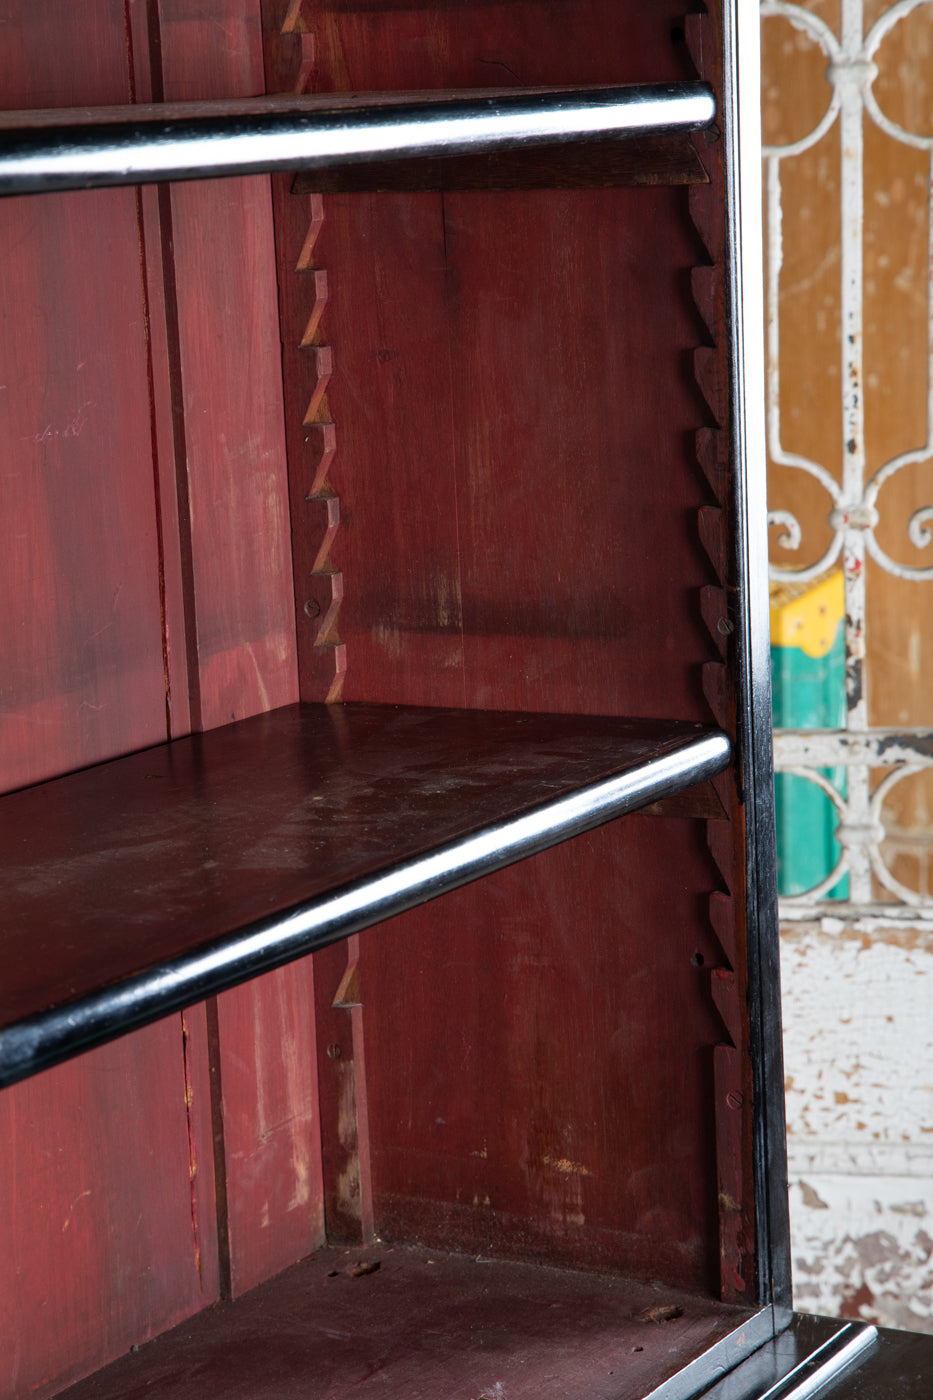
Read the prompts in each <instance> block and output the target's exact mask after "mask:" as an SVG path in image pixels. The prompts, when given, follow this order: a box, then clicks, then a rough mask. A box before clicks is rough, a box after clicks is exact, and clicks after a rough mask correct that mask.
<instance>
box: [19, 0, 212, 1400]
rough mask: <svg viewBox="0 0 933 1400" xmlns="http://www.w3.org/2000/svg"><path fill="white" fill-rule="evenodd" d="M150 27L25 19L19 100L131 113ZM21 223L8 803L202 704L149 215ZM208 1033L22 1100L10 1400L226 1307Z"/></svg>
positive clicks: (112, 16) (176, 1028)
mask: <svg viewBox="0 0 933 1400" xmlns="http://www.w3.org/2000/svg"><path fill="white" fill-rule="evenodd" d="M141 9H142V6H141V3H138V0H132V3H131V4H130V5H129V6H124V4H123V3H119V0H90V3H88V4H86V5H82V6H80V7H67V6H66V7H62V6H60V5H52V4H49V3H39V4H29V5H27V4H21V3H19V0H8V3H6V4H5V6H4V19H5V21H6V23H5V25H4V45H3V49H2V53H0V72H2V79H3V81H2V85H0V87H2V101H3V103H4V104H5V105H9V106H12V107H30V106H39V107H46V106H56V105H75V104H83V103H103V104H106V103H111V102H112V103H122V102H127V101H131V100H133V98H134V96H135V95H136V81H135V79H136V74H135V70H134V57H136V55H134V51H133V41H134V38H135V37H136V34H137V31H138V30H139V24H138V20H139V17H140V13H141ZM0 225H2V234H0V237H2V244H3V248H4V275H3V279H2V282H0V323H2V326H3V335H2V338H0V384H3V386H4V387H3V389H2V390H0V428H2V432H3V435H4V469H3V497H4V501H3V503H4V510H3V522H4V523H3V548H2V550H0V589H2V593H3V597H4V613H3V621H2V623H0V655H2V657H3V668H2V677H0V735H2V745H0V755H2V756H0V787H2V788H5V789H8V788H12V787H16V786H19V785H21V784H24V783H30V782H34V781H37V780H39V779H41V778H44V777H46V776H50V775H53V774H57V773H60V772H64V771H68V770H70V769H74V768H78V767H83V766H85V765H87V764H91V763H95V762H99V761H101V760H102V759H106V758H109V757H111V756H113V755H115V754H119V753H122V752H126V751H128V750H132V749H136V748H140V747H144V746H146V745H149V744H153V743H157V742H160V741H162V740H164V739H165V738H166V735H167V716H168V712H169V705H170V697H169V694H168V690H169V679H170V676H172V675H173V674H178V675H179V680H178V685H177V686H176V690H180V691H181V693H182V694H183V692H184V690H185V688H186V685H185V677H184V666H183V665H182V667H181V671H180V673H179V672H178V667H177V666H176V665H175V664H174V663H172V664H169V658H168V653H167V649H166V647H165V645H164V628H163V623H164V621H165V620H166V618H167V617H168V616H169V612H170V608H167V607H166V606H165V598H166V595H165V594H164V593H163V591H162V588H161V579H162V578H165V579H166V587H167V589H170V588H171V587H173V586H174V580H175V577H176V574H177V570H176V568H175V565H174V564H173V562H172V558H171V534H172V527H171V521H169V524H168V537H169V538H168V545H167V542H166V522H165V519H164V517H163V514H162V511H161V504H164V500H163V502H161V503H160V499H159V489H158V483H159V462H158V460H157V458H158V452H157V449H156V444H157V441H158V439H159V436H160V434H159V431H158V430H157V423H156V401H155V396H154V393H153V384H154V382H155V380H157V379H158V378H159V376H160V375H162V374H164V362H165V352H164V349H163V348H162V344H161V343H160V338H159V331H160V324H159V321H160V312H159V310H158V307H157V306H156V305H155V301H156V298H154V297H152V296H151V295H150V293H151V292H152V289H153V286H154V282H155V278H154V268H153V263H152V259H151V256H147V239H146V237H145V234H146V231H147V226H146V222H145V220H144V219H142V220H141V218H140V205H139V203H138V201H137V197H136V194H135V193H134V191H132V190H116V191H109V192H104V191H101V192H94V193H89V194H76V195H67V196H50V197H43V198H42V199H39V200H28V201H27V200H18V201H7V202H5V203H4V205H3V208H2V210H0ZM148 253H149V254H151V253H152V243H151V241H150V242H149V245H148ZM150 330H151V331H152V335H151V336H150V335H149V331H150ZM164 406H165V401H164V398H163V409H164ZM169 513H170V512H169ZM176 597H177V590H176ZM176 617H177V611H176ZM183 723H184V721H183ZM202 1019H203V1017H202ZM197 1020H198V1016H197V1013H196V1012H195V1013H191V1015H190V1017H189V1025H190V1028H191V1034H190V1035H189V1051H190V1053H187V1054H186V1050H185V1041H184V1039H183V1035H182V1021H181V1018H179V1017H172V1018H170V1019H169V1020H168V1021H166V1022H164V1023H162V1024H161V1025H159V1026H155V1027H151V1028H149V1029H147V1030H145V1031H143V1032H140V1033H138V1034H136V1035H133V1036H130V1037H127V1038H126V1040H124V1041H122V1042H120V1043H119V1044H117V1045H113V1046H108V1047H106V1048H105V1049H103V1050H100V1051H97V1052H95V1053H94V1054H91V1055H88V1056H85V1057H82V1058H80V1059H79V1060H77V1061H75V1062H74V1063H73V1064H70V1065H68V1066H64V1067H62V1068H60V1069H57V1070H55V1071H52V1072H50V1073H49V1074H48V1075H44V1076H42V1077H41V1078H40V1079H38V1080H36V1081H31V1082H30V1083H28V1084H23V1085H18V1086H16V1087H15V1088H13V1089H10V1090H6V1091H4V1093H3V1094H2V1095H0V1118H2V1124H3V1127H2V1131H0V1174H2V1178H3V1180H4V1182H5V1190H6V1193H7V1206H8V1208H7V1209H6V1210H5V1211H4V1212H3V1221H2V1225H0V1235H2V1240H0V1257H2V1258H3V1259H4V1261H5V1264H6V1267H5V1269H4V1271H3V1274H2V1278H0V1391H2V1393H3V1394H4V1395H5V1396H11V1397H18V1396H21V1395H27V1394H28V1395H30V1396H35V1395H39V1396H42V1395H47V1394H49V1393H51V1392H53V1391H56V1390H57V1389H59V1387H60V1386H61V1385H62V1384H64V1383H65V1382H67V1381H68V1380H69V1379H74V1378H76V1377H78V1376H80V1375H83V1374H85V1373H86V1372H88V1371H90V1370H93V1369H95V1368H96V1367H97V1366H99V1365H100V1364H102V1363H103V1362H105V1361H107V1360H109V1359H111V1358H112V1357H113V1356H115V1355H117V1354H118V1353H119V1352H121V1351H123V1350H125V1349H126V1348H127V1347H129V1346H130V1345H132V1344H135V1343H138V1342H140V1341H142V1340H144V1339H145V1338H147V1337H148V1336H150V1335H153V1334H154V1333H156V1332H159V1331H161V1330H163V1329H164V1328H166V1327H168V1326H171V1325H172V1324H173V1323H174V1322H177V1321H179V1320H181V1319H182V1318H184V1317H185V1316H188V1315H189V1314H190V1313H191V1312H193V1311H196V1310H197V1309H198V1308H200V1307H202V1306H203V1305H204V1304H205V1303H208V1302H211V1301H213V1300H214V1299H215V1298H216V1296H217V1271H216V1244H215V1241H214V1230H215V1227H214V1218H213V1204H212V1191H211V1189H210V1187H211V1180H212V1168H211V1160H210V1143H209V1141H207V1142H206V1143H205V1142H204V1141H203V1131H202V1130H203V1127H204V1125H205V1124H208V1123H209V1095H208V1094H207V1093H206V1092H205V1090H206V1087H207V1086H206V1083H205V1082H203V1079H202V1080H199V1079H198V1076H197V1074H196V1072H195V1069H196V1062H197V1058H198V1057H197V1055H196V1054H195V1053H194V1044H195V1042H196V1040H197ZM202 1039H203V1037H202ZM200 1063H201V1065H202V1067H203V1066H204V1064H206V1061H204V1059H203V1054H202V1056H201V1060H200ZM199 1173H200V1175H199Z"/></svg>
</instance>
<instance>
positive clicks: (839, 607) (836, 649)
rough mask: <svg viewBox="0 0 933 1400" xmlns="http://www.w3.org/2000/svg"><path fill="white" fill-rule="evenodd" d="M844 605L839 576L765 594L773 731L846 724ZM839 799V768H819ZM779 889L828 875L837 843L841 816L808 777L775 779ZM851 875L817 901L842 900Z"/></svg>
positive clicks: (801, 886) (800, 890)
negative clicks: (768, 603)
mask: <svg viewBox="0 0 933 1400" xmlns="http://www.w3.org/2000/svg"><path fill="white" fill-rule="evenodd" d="M844 616H845V600H844V596H843V586H842V574H841V572H838V571H837V572H836V573H834V574H831V575H830V576H829V577H828V578H824V579H822V580H819V581H818V582H816V583H814V584H812V585H809V586H807V587H806V588H779V589H775V590H772V596H771V678H772V686H773V696H774V727H775V729H839V728H843V727H844V726H845V719H846V698H845V628H844V626H843V619H844ZM820 771H821V772H823V773H824V775H825V776H826V778H828V779H829V781H830V782H831V783H832V784H833V786H834V787H836V788H838V790H839V791H840V792H841V793H842V795H843V796H844V795H845V791H846V786H845V769H844V768H826V769H821V770H820ZM774 797H775V809H776V810H775V815H776V821H777V846H778V890H779V892H780V893H781V894H782V895H797V894H804V893H805V892H806V891H807V890H810V889H813V888H814V886H816V885H818V884H820V883H821V881H823V880H825V879H826V877H827V876H828V875H830V874H831V872H832V870H833V868H834V866H835V865H836V862H837V861H838V859H839V854H840V846H839V842H838V841H837V840H836V837H835V835H834V832H835V829H836V827H837V825H838V823H839V813H838V811H837V809H836V807H835V806H834V804H833V802H832V800H831V799H830V798H829V797H828V796H827V795H826V794H825V793H824V792H822V791H821V790H820V788H818V787H817V786H816V784H815V783H811V782H809V781H808V780H807V779H806V778H799V777H797V776H796V775H795V774H792V773H777V774H776V775H775V780H774ZM848 896H849V877H848V876H847V875H846V876H843V878H842V879H841V880H839V881H838V882H837V884H836V885H835V886H834V887H833V888H832V889H831V890H830V891H829V893H828V894H827V895H824V896H823V897H824V898H826V899H847V898H848Z"/></svg>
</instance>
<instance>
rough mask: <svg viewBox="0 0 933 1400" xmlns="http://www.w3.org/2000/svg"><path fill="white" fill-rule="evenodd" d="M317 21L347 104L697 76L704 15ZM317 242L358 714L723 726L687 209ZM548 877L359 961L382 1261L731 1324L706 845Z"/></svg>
mask: <svg viewBox="0 0 933 1400" xmlns="http://www.w3.org/2000/svg"><path fill="white" fill-rule="evenodd" d="M301 13H302V15H303V16H304V22H305V23H306V26H307V28H308V30H309V31H310V34H311V38H313V41H314V44H315V59H316V62H315V67H314V69H313V70H312V77H313V85H314V87H315V89H316V90H319V91H327V90H330V89H336V90H340V89H353V88H357V89H360V88H362V89H367V88H373V89H378V88H381V87H386V88H401V87H412V88H423V87H428V88H430V87H432V86H437V87H447V86H449V87H455V86H470V85H473V84H476V83H478V82H482V81H484V80H488V81H490V82H496V81H498V82H501V81H508V80H511V79H514V80H516V81H518V82H521V83H527V84H533V83H560V82H600V81H603V82H612V81H626V80H633V81H634V80H663V79H664V78H676V77H681V76H690V73H689V70H688V69H685V68H684V67H683V66H682V65H683V64H684V58H683V53H682V50H679V49H678V48H676V47H675V45H674V44H673V43H672V34H671V30H672V27H673V26H674V25H675V24H676V23H677V22H679V20H680V19H681V18H682V16H681V15H679V14H678V13H677V11H676V7H674V6H672V7H670V10H669V12H665V11H664V9H663V7H659V6H657V5H647V4H646V5H634V6H627V7H626V15H625V22H624V23H621V22H620V16H619V13H618V7H617V6H614V5H600V4H597V3H593V4H588V5H585V6H582V7H581V6H579V5H575V6H574V7H573V13H572V15H571V13H570V10H569V7H568V6H565V5H561V4H557V5H554V4H551V5H548V6H531V5H527V4H523V3H517V4H509V5H506V4H501V5H495V4H493V5H484V4H477V5H466V6H456V7H447V6H430V7H428V6H419V7H415V8H411V9H410V8H406V9H405V10H404V11H400V10H398V9H397V8H395V7H393V8H391V9H389V8H383V7H380V8H379V9H378V11H374V10H373V9H371V8H369V7H366V8H363V7H356V6H353V5H343V4H340V5H332V6H324V7H306V8H305V9H304V10H303V11H301ZM510 75H511V78H510ZM303 197H306V196H303ZM296 200H297V197H296ZM323 212H324V218H323V222H322V224H321V226H320V231H319V234H318V237H317V241H316V244H315V248H314V258H315V265H316V266H318V267H321V268H324V269H326V272H327V290H328V300H327V305H326V308H325V310H324V312H323V316H322V318H321V321H320V327H319V331H318V334H319V336H320V338H321V341H322V343H326V344H327V345H328V346H329V347H330V350H331V355H332V374H331V378H330V382H329V385H328V390H327V406H328V415H329V418H331V419H332V420H333V424H334V427H333V432H334V435H335V439H336V442H337V444H338V447H337V451H336V453H335V455H334V458H333V461H332V463H331V465H330V468H329V473H328V480H329V482H330V484H331V487H332V490H333V492H334V494H335V496H336V497H337V499H338V501H339V512H340V529H339V532H338V533H337V534H336V535H335V536H334V539H333V543H332V547H331V556H332V559H333V564H334V567H335V568H336V569H338V570H340V571H341V574H342V580H343V588H342V601H341V604H340V612H339V619H338V629H339V637H340V641H341V644H342V645H344V646H345V648H346V673H345V677H344V681H343V695H344V698H345V699H366V700H380V701H394V702H407V703H419V704H441V705H457V704H464V703H465V704H468V705H478V706H488V707H504V708H516V709H528V710H532V709H556V710H567V711H582V712H590V713H616V714H618V713H634V714H644V715H653V716H660V715H676V716H678V717H682V718H691V719H692V718H699V717H701V716H702V715H703V714H704V711H705V703H704V700H703V697H702V693H701V689H700V670H701V666H702V664H703V663H704V662H705V661H706V660H708V659H709V657H710V655H711V643H710V639H709V636H708V634H707V633H706V631H705V628H704V626H703V623H702V618H701V613H700V606H699V600H700V593H699V590H700V588H701V587H702V586H703V585H704V584H705V583H707V582H708V581H709V574H708V567H709V566H708V563H707V561H706V560H705V558H704V557H703V554H702V551H701V549H700V547H699V544H698V540H697V527H696V512H697V510H698V508H699V507H700V506H702V505H703V504H704V503H705V501H706V496H705V494H704V493H705V486H704V484H703V482H702V477H701V474H700V472H699V471H698V469H697V464H696V461H695V457H694V455H693V436H694V433H695V431H696V430H697V429H698V428H700V427H702V426H703V424H704V423H705V422H707V417H706V414H707V410H706V407H705V405H704V403H703V400H702V398H701V396H700V394H699V392H698V390H697V387H696V384H695V381H694V379H693V371H692V350H693V347H694V346H695V345H696V344H697V341H698V340H699V339H702V338H703V335H704V331H703V328H702V326H701V323H700V322H699V320H698V317H697V314H696V312H695V309H694V308H693V305H692V302H691V300H690V294H689V283H690V268H691V266H692V265H693V264H694V263H695V262H696V260H697V254H698V249H699V244H698V241H697V239H696V235H695V234H694V232H693V230H692V228H691V225H690V222H689V217H688V210H687V200H686V194H685V192H682V191H679V190H671V189H660V188H659V189H648V190H646V189H641V190H618V191H598V192H561V193H558V194H555V193H553V192H551V193H546V194H545V193H531V194H527V193H522V194H512V193H494V194H492V193H487V194H473V193H470V194H452V193H448V194H446V195H444V196H436V195H429V194H414V195H408V196H404V195H392V196H386V195H383V196H369V197H367V196H358V197H356V198H352V199H351V198H349V197H347V196H343V195H327V196H325V198H324V203H323ZM291 237H292V240H293V241H294V239H295V234H294V233H293V234H292V235H291ZM297 258H298V250H297V247H296V248H295V249H294V250H292V251H290V252H289V256H288V259H286V263H287V264H290V265H291V266H294V264H295V262H296V261H297ZM287 271H288V269H287V266H286V268H285V271H284V274H283V275H284V276H285V277H286V278H287ZM286 285H287V281H286ZM376 545H377V547H374V546H376ZM532 865H533V869H532V871H531V873H529V869H528V867H525V868H523V869H522V870H521V872H520V873H519V872H517V871H511V872H502V873H501V874H500V875H498V876H495V877H492V878H491V879H489V880H488V881H485V882H484V883H483V885H482V886H481V887H477V888H474V889H469V890H464V891H460V892H458V893H456V894H455V895H452V896H449V897H447V898H446V899H445V901H443V904H442V905H439V906H437V908H436V909H434V910H430V911H429V910H422V911H416V912H413V913H411V914H408V915H406V916H404V917H403V918H402V919H400V920H398V921H396V922H395V923H394V924H393V926H392V929H391V931H385V932H386V933H388V934H389V936H386V937H382V938H379V937H375V936H371V935H366V934H364V935H362V936H361V955H360V960H359V977H360V987H361V1000H362V1013H361V1015H362V1021H363V1024H364V1026H365V1037H366V1064H367V1089H368V1124H369V1133H370V1145H371V1154H372V1195H373V1209H374V1219H375V1228H376V1230H377V1232H379V1233H382V1234H383V1235H385V1236H387V1237H392V1238H396V1239H404V1238H410V1237H415V1238H425V1239H430V1240H432V1241H434V1242H435V1243H439V1242H440V1241H442V1240H447V1241H454V1242H456V1243H457V1244H458V1245H460V1246H462V1247H463V1248H465V1249H470V1250H472V1249H477V1250H485V1249H487V1248H500V1247H501V1248H502V1249H504V1250H507V1251H510V1252H512V1253H514V1254H517V1255H519V1256H522V1255H524V1256H530V1257H536V1258H539V1259H554V1260H560V1261H561V1262H570V1263H577V1264H579V1263H583V1262H590V1263H592V1262H593V1261H594V1260H598V1261H599V1262H600V1263H601V1264H605V1265H613V1266H617V1267H624V1268H629V1269H631V1270H633V1271H634V1272H636V1273H639V1274H645V1273H647V1274H651V1275H652V1276H659V1277H663V1278H665V1279H666V1280H668V1281H669V1282H676V1283H678V1284H681V1285H683V1286H691V1287H697V1288H701V1289H706V1288H709V1289H711V1290H714V1291H715V1289H716V1288H717V1286H718V1249H719V1232H718V1209H717V1200H716V1184H717V1183H716V1167H715V1149H714V1139H713V1133H712V1125H711V1120H710V1114H709V1113H708V1111H707V1109H706V1108H705V1107H704V1103H705V1102H706V1101H707V1100H708V1098H709V1093H710V1091H711V1085H712V1047H713V1046H714V1045H715V1044H716V1043H717V1041H718V1040H720V1039H721V1036H722V1027H721V1025H720V1022H719V1019H718V1017H717V1016H716V1014H715V1011H714V1009H713V1008H712V1005H711V1002H710V1000H709V995H708V989H707V986H706V982H705V981H704V980H702V977H701V975H700V974H699V973H698V971H697V965H696V963H695V962H694V961H692V959H693V958H694V956H695V955H699V956H700V957H701V958H703V960H704V961H706V962H707V963H709V962H710V960H711V959H712V958H713V957H714V954H715V941H714V939H713V937H712V935H711V933H710V931H709V928H708V924H707V921H706V917H705V902H706V899H707V897H708V894H709V892H710V890H712V889H713V888H714V887H715V885H716V879H717V876H716V871H715V868H714V867H713V865H712V863H711V861H710V860H709V857H708V854H707V852H706V850H705V847H704V841H703V830H702V828H701V827H699V826H698V825H696V824H691V823H689V822H676V821H674V822H664V823H662V824H660V825H659V824H651V823H646V822H643V821H642V822H638V821H636V822H634V823H632V822H628V821H626V822H624V823H621V824H619V825H618V826H617V827H614V828H612V829H611V831H606V832H602V833H597V834H594V835H592V836H590V837H587V838H585V840H584V841H583V842H575V843H573V845H572V847H568V848H566V849H564V850H560V851H554V852H550V853H547V854H546V855H543V856H541V857H539V858H537V859H536V860H535V861H534V862H533V863H532ZM441 928H443V931H444V936H443V938H442V939H441V938H439V929H441ZM558 1028H560V1029H559V1031H558ZM672 1036H675V1037H676V1038H677V1043H678V1046H679V1054H678V1056H677V1057H676V1058H673V1057H670V1056H667V1057H665V1053H664V1046H665V1045H667V1044H668V1043H669V1040H670V1038H671V1037H672Z"/></svg>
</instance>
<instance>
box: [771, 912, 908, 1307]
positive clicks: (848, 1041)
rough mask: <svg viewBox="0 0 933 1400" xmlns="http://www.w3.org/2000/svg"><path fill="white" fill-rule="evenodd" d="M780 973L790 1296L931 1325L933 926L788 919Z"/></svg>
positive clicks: (802, 1302) (805, 1303) (798, 1302)
mask: <svg viewBox="0 0 933 1400" xmlns="http://www.w3.org/2000/svg"><path fill="white" fill-rule="evenodd" d="M834 922H835V921H834ZM782 977H783V992H784V1038H785V1070H786V1075H787V1116H788V1155H789V1179H790V1202H791V1238H792V1250H793V1268H794V1305H795V1307H797V1308H800V1309H803V1310H806V1311H808V1312H820V1313H827V1314H830V1315H832V1316H844V1317H852V1318H862V1319H865V1320H871V1321H875V1322H881V1323H883V1324H884V1325H885V1326H889V1327H906V1328H910V1329H912V1330H914V1331H924V1332H933V930H931V931H928V932H924V933H920V934H918V932H917V931H916V930H915V929H905V930H897V929H891V930H887V931H886V935H885V937H883V938H882V937H878V936H877V935H876V936H874V937H871V936H869V935H867V934H859V933H858V932H856V931H854V930H846V931H840V930H839V929H838V928H837V927H835V926H834V927H833V928H832V929H831V930H829V931H827V929H825V928H824V927H821V925H820V924H818V923H812V924H793V925H788V926H786V927H785V928H784V930H783V932H782Z"/></svg>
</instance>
